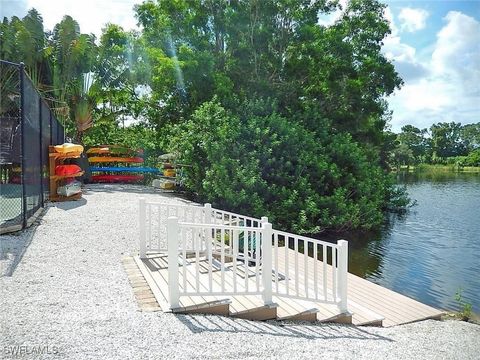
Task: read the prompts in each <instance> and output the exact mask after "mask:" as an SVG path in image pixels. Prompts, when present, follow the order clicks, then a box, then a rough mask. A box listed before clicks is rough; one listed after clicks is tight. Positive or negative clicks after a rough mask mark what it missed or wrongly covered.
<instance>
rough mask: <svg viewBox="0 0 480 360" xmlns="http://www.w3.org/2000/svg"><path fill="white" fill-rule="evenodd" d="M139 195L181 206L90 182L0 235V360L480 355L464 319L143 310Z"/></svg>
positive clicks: (478, 340) (478, 336)
mask: <svg viewBox="0 0 480 360" xmlns="http://www.w3.org/2000/svg"><path fill="white" fill-rule="evenodd" d="M140 194H141V195H142V196H145V197H148V198H155V199H158V200H161V201H166V202H179V201H183V200H181V199H178V198H174V197H173V196H168V195H161V194H159V193H154V192H152V191H150V190H149V189H147V188H145V187H140V186H117V185H110V186H109V185H95V186H93V185H91V186H89V187H88V188H87V191H86V193H85V195H84V198H83V199H82V200H81V201H77V202H68V203H58V204H55V205H53V206H50V207H49V208H48V211H47V212H46V214H45V215H44V216H43V218H42V219H41V220H40V221H39V222H40V224H39V225H38V226H34V227H32V228H30V229H28V230H26V231H24V232H22V233H20V234H16V235H4V236H1V237H0V243H1V245H2V250H3V251H2V254H1V256H0V264H1V265H2V273H5V274H7V275H8V274H9V273H11V276H3V277H1V278H0V302H1V303H0V304H1V323H0V325H1V337H0V358H11V357H14V356H11V352H12V350H13V349H14V347H15V346H24V348H17V350H20V351H23V355H21V356H19V357H17V358H35V359H37V358H42V359H43V358H45V359H46V358H54V359H97V358H103V359H162V358H168V359H172V358H178V359H192V358H213V359H230V358H231V359H236V358H280V359H296V358H311V359H320V358H329V359H478V356H479V354H480V326H477V325H473V324H468V323H464V322H457V321H445V322H437V321H424V322H421V323H416V324H410V325H404V326H399V327H395V328H385V329H384V328H369V327H359V328H355V327H352V326H342V325H332V324H302V323H278V322H275V321H272V322H252V321H248V320H239V319H231V318H224V317H217V316H200V315H197V316H188V315H172V314H163V313H161V312H155V313H146V312H140V311H138V308H137V305H136V302H135V299H134V297H133V293H132V289H131V287H130V285H129V283H128V280H127V276H126V273H125V272H124V270H123V268H122V265H121V261H120V260H121V257H122V256H123V255H125V254H134V253H136V252H137V247H138V246H137V237H138V236H137V234H138V224H137V213H138V210H137V208H138V200H137V199H138V197H139V196H140ZM25 247H26V250H25ZM19 258H20V261H19ZM39 350H40V351H44V352H49V354H46V353H44V354H43V355H41V356H38V355H35V354H32V353H33V352H35V351H39ZM25 352H28V353H30V354H25Z"/></svg>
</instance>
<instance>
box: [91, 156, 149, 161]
mask: <svg viewBox="0 0 480 360" xmlns="http://www.w3.org/2000/svg"><path fill="white" fill-rule="evenodd" d="M88 162H90V163H143V159H142V158H141V157H117V156H92V157H89V158H88Z"/></svg>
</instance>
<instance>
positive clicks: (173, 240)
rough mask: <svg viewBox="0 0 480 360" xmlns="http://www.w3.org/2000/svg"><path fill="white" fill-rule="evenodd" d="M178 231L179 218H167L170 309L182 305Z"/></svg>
mask: <svg viewBox="0 0 480 360" xmlns="http://www.w3.org/2000/svg"><path fill="white" fill-rule="evenodd" d="M178 233H179V226H178V218H177V217H175V216H171V217H169V218H168V219H167V243H168V302H169V305H170V310H173V309H175V308H178V307H179V306H180V291H179V283H178V271H179V270H178Z"/></svg>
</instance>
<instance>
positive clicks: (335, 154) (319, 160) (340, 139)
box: [173, 101, 388, 233]
mask: <svg viewBox="0 0 480 360" xmlns="http://www.w3.org/2000/svg"><path fill="white" fill-rule="evenodd" d="M272 108H273V111H272ZM292 116H295V115H292ZM302 116H305V112H303V115H302ZM300 124H301V119H286V118H285V117H282V116H280V115H279V114H278V113H277V112H275V110H274V106H273V107H272V106H271V105H268V103H267V104H266V103H262V102H257V103H253V104H249V105H247V106H245V107H244V109H243V111H240V114H232V113H230V112H228V111H227V110H225V109H224V108H223V107H222V106H221V105H220V104H219V103H218V102H216V101H212V102H207V103H205V104H204V105H202V106H201V107H200V108H199V109H198V110H197V111H196V112H195V113H194V114H193V116H192V118H191V119H190V120H189V121H187V122H186V123H184V124H183V125H182V126H179V127H178V128H177V134H176V137H175V139H174V142H173V145H174V147H175V150H176V151H178V152H179V153H180V155H181V158H182V160H183V161H185V162H187V163H189V164H191V165H192V167H191V168H188V169H187V175H188V180H187V186H188V187H189V188H190V189H191V190H192V191H193V192H194V196H195V197H196V198H197V199H198V200H200V201H208V202H211V203H213V204H214V205H215V206H217V207H219V208H222V209H227V210H233V211H236V212H239V213H245V214H249V215H254V216H257V217H260V216H269V218H270V219H271V220H272V222H274V223H275V224H276V226H279V227H281V228H284V229H289V230H294V231H298V232H303V233H316V232H319V231H321V230H323V229H327V228H335V229H341V228H343V229H346V228H364V229H368V228H371V227H373V226H376V225H378V224H379V223H380V222H381V221H382V218H383V216H382V208H383V206H384V204H385V193H386V192H387V189H386V187H387V186H388V185H387V179H386V175H384V173H383V171H382V170H381V169H380V167H379V166H377V165H373V164H371V162H370V161H369V160H368V159H367V158H366V156H365V151H363V149H362V148H361V147H360V146H359V145H358V144H357V143H355V142H354V141H353V140H352V138H351V136H350V135H349V134H346V133H340V134H335V133H333V131H331V130H330V128H331V127H329V126H328V124H327V123H326V124H325V125H326V126H324V127H323V130H322V131H319V132H316V133H314V132H312V131H308V130H307V129H305V128H304V127H303V126H302V125H300Z"/></svg>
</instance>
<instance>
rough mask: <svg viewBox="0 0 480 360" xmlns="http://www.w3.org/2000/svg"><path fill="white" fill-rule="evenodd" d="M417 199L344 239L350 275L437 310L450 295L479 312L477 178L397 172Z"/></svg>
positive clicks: (450, 303) (450, 302)
mask: <svg viewBox="0 0 480 360" xmlns="http://www.w3.org/2000/svg"><path fill="white" fill-rule="evenodd" d="M398 182H399V183H401V184H405V185H406V186H407V189H408V192H409V195H410V197H411V198H412V199H415V200H417V205H416V206H414V207H413V208H412V209H411V210H410V211H409V212H408V213H407V214H405V215H402V216H390V217H389V219H388V221H387V222H386V224H385V225H384V226H383V228H382V229H381V230H379V231H378V232H376V233H371V234H361V235H358V234H357V235H355V234H350V235H346V236H345V238H346V239H347V240H351V241H350V243H349V248H350V258H349V271H350V272H353V273H354V274H357V275H359V276H362V277H364V278H366V279H369V280H371V281H373V282H375V283H377V284H380V285H382V286H385V287H387V288H389V289H392V290H395V291H397V292H399V293H401V294H404V295H407V296H410V297H412V298H414V299H417V300H419V301H421V302H424V303H426V304H429V305H432V306H434V307H437V308H440V309H448V310H455V309H458V303H457V302H456V301H455V299H454V298H455V293H456V292H457V290H458V289H459V288H462V289H463V297H464V298H465V300H466V301H468V302H470V303H472V304H473V311H474V312H475V313H477V314H478V313H480V174H462V173H441V174H438V173H437V174H419V175H418V174H402V175H399V176H398Z"/></svg>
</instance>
